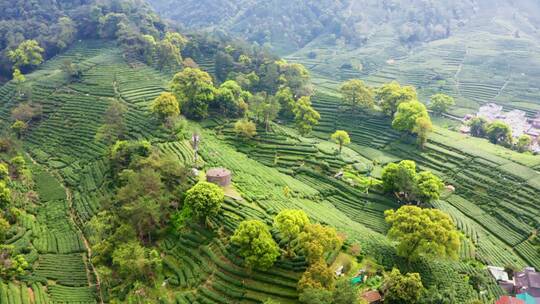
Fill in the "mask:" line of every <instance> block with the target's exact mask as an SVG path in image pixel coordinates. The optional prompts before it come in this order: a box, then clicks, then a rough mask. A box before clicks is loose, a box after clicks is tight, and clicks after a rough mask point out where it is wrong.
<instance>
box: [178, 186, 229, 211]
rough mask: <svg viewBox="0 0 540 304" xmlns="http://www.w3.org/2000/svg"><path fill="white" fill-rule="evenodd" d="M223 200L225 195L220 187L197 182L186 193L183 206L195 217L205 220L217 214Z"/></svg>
mask: <svg viewBox="0 0 540 304" xmlns="http://www.w3.org/2000/svg"><path fill="white" fill-rule="evenodd" d="M224 199H225V194H224V192H223V189H221V187H219V186H217V185H215V184H212V183H208V182H199V183H197V184H196V185H195V186H193V187H192V188H191V189H189V190H188V191H187V192H186V198H185V200H184V204H185V206H187V207H188V208H189V209H191V211H192V212H193V215H195V217H197V218H200V219H206V218H208V217H212V216H216V215H217V214H218V212H219V210H220V209H221V204H223V200H224Z"/></svg>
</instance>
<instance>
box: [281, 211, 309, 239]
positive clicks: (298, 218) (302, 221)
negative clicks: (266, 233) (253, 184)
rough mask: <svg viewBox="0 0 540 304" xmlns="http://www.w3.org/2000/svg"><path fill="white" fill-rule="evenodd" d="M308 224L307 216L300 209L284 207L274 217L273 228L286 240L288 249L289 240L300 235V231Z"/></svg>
mask: <svg viewBox="0 0 540 304" xmlns="http://www.w3.org/2000/svg"><path fill="white" fill-rule="evenodd" d="M308 224H309V218H308V216H307V214H306V213H305V212H304V211H302V210H295V209H285V210H282V211H280V212H279V213H278V215H276V217H275V218H274V228H275V229H277V230H278V231H279V233H280V234H281V235H282V236H283V237H285V239H287V241H288V243H287V249H290V244H291V242H292V241H293V240H295V239H296V238H297V237H298V236H299V235H300V232H302V231H303V230H304V227H305V226H306V225H308Z"/></svg>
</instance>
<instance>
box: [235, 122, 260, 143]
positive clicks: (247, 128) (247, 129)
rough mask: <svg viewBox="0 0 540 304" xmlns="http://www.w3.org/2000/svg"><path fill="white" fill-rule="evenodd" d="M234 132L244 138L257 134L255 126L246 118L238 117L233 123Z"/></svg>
mask: <svg viewBox="0 0 540 304" xmlns="http://www.w3.org/2000/svg"><path fill="white" fill-rule="evenodd" d="M234 132H236V134H239V135H241V136H243V137H246V138H252V137H253V136H255V135H257V126H256V125H255V123H254V122H252V121H249V120H247V119H240V120H238V121H236V122H235V123H234Z"/></svg>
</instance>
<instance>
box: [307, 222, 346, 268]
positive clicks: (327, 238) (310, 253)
mask: <svg viewBox="0 0 540 304" xmlns="http://www.w3.org/2000/svg"><path fill="white" fill-rule="evenodd" d="M298 240H299V243H300V244H301V246H302V248H303V249H304V253H305V256H306V258H307V259H308V261H309V262H310V263H315V262H317V261H319V260H321V259H322V258H323V257H324V255H325V254H326V253H328V252H331V251H334V250H336V249H338V248H340V247H341V245H342V240H341V239H340V238H339V236H338V234H337V231H336V229H335V228H333V227H330V226H323V225H321V224H308V225H306V226H305V227H304V231H302V232H301V233H300V235H299V236H298Z"/></svg>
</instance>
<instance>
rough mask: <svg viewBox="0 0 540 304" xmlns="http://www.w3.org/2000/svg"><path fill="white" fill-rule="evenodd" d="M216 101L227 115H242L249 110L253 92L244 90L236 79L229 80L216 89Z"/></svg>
mask: <svg viewBox="0 0 540 304" xmlns="http://www.w3.org/2000/svg"><path fill="white" fill-rule="evenodd" d="M215 97H216V98H215V102H216V103H217V106H218V107H219V108H220V109H221V112H222V113H223V115H225V116H232V117H241V116H244V115H245V114H246V112H247V107H248V104H247V102H248V100H249V99H250V98H251V93H249V92H247V91H244V90H242V87H240V85H239V84H238V83H237V82H236V81H234V80H227V81H225V82H224V83H222V84H221V86H220V87H219V88H218V89H217V90H216V96H215Z"/></svg>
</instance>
